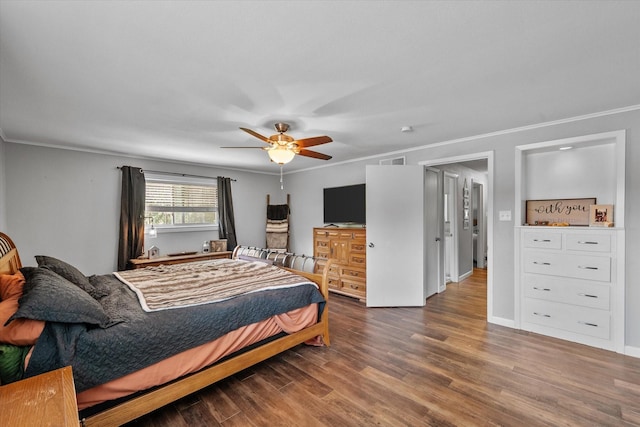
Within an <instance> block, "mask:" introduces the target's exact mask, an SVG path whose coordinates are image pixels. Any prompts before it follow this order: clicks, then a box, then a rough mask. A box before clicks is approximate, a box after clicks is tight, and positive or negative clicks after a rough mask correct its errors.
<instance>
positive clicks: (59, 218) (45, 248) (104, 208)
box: [0, 143, 280, 274]
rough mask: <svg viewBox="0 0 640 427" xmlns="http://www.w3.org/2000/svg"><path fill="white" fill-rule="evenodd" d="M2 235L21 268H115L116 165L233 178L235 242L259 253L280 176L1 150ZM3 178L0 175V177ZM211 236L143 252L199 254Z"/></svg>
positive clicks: (163, 241) (194, 235)
mask: <svg viewBox="0 0 640 427" xmlns="http://www.w3.org/2000/svg"><path fill="white" fill-rule="evenodd" d="M4 146H5V165H4V168H3V170H4V171H5V172H6V173H5V175H4V176H5V179H6V184H7V186H6V188H7V192H6V197H5V200H6V203H2V205H3V206H5V205H6V211H7V217H6V218H7V227H6V230H7V232H8V234H9V235H10V236H11V237H12V239H13V240H14V241H15V243H16V245H17V246H18V248H19V250H20V255H21V258H22V262H23V264H25V265H34V264H35V260H34V258H33V256H34V255H38V254H44V255H51V256H54V257H58V258H60V259H62V260H65V261H68V262H69V263H71V264H73V265H75V266H76V267H78V268H79V269H81V270H82V271H83V272H85V274H91V273H95V274H99V273H108V272H111V271H114V270H115V269H116V265H117V262H116V257H117V252H118V230H119V215H120V211H119V210H120V186H121V172H120V171H119V170H118V169H116V167H117V166H122V165H131V166H138V167H142V168H143V169H149V170H158V171H166V172H179V173H186V174H195V175H203V176H211V177H216V176H218V175H221V176H228V177H231V178H235V179H237V181H236V182H234V183H233V200H234V211H235V219H236V228H237V234H238V236H237V237H238V242H239V243H240V244H245V245H251V246H264V239H265V217H266V195H267V194H268V193H271V194H276V193H277V192H279V191H280V190H279V182H278V181H279V177H278V176H275V175H265V174H254V173H249V172H240V171H235V170H223V169H216V168H205V167H198V166H190V165H180V164H176V163H168V162H159V161H151V160H143V159H129V158H123V157H117V156H110V155H104V154H94V153H87V152H79V151H70V150H59V149H54V148H44V147H38V146H33V145H23V144H13V143H5V144H4ZM0 175H1V174H0ZM217 237H218V236H217V232H215V233H210V232H182V233H166V234H161V233H160V234H159V236H158V238H157V239H147V242H146V247H149V246H151V245H155V246H158V247H159V248H160V250H161V253H170V252H177V251H185V250H199V249H201V248H202V242H203V241H204V240H211V239H216V238H217Z"/></svg>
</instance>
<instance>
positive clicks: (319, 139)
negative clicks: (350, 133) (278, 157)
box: [293, 136, 333, 148]
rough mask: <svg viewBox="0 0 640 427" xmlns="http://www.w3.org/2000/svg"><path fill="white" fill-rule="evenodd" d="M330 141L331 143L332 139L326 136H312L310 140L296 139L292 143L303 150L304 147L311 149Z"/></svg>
mask: <svg viewBox="0 0 640 427" xmlns="http://www.w3.org/2000/svg"><path fill="white" fill-rule="evenodd" d="M331 141H333V139H331V138H330V137H328V136H314V137H312V138H302V139H298V140H296V141H293V142H295V143H296V144H298V147H300V148H304V147H313V146H314V145H320V144H326V143H328V142H331Z"/></svg>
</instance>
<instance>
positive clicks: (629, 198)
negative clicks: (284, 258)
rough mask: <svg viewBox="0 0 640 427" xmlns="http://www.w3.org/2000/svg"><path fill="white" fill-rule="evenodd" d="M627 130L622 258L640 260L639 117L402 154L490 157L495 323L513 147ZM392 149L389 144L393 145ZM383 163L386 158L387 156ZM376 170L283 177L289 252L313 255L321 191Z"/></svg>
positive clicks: (638, 291)
mask: <svg viewBox="0 0 640 427" xmlns="http://www.w3.org/2000/svg"><path fill="white" fill-rule="evenodd" d="M620 129H626V130H627V145H626V200H625V209H626V212H625V218H627V221H626V258H627V260H636V259H640V244H639V243H638V242H640V221H638V220H636V219H637V218H640V191H639V190H638V188H639V187H640V168H638V167H637V165H638V164H640V111H638V110H635V111H629V112H621V113H618V114H612V115H606V116H601V117H593V118H589V119H584V120H577V121H568V122H566V123H558V124H555V125H549V126H541V127H537V128H536V127H532V128H531V129H525V130H520V131H517V132H503V133H497V134H496V135H492V136H486V137H478V138H475V139H470V140H468V141H462V142H458V143H455V144H446V145H445V144H443V145H440V146H437V147H432V148H424V149H419V150H414V151H408V152H406V153H395V154H398V155H405V156H406V159H407V164H410V165H411V164H418V163H419V162H421V161H426V160H434V159H445V158H451V157H457V156H464V155H468V154H473V153H482V152H486V151H493V152H494V180H493V184H494V185H493V213H494V218H493V224H494V230H493V235H494V247H493V256H494V260H493V261H494V262H493V265H494V271H493V272H492V273H493V285H494V292H493V311H494V312H493V313H492V315H493V317H496V318H501V319H505V320H506V321H513V320H514V228H513V227H514V225H515V224H514V223H513V221H511V222H505V221H498V218H497V215H498V212H499V211H501V210H510V211H512V213H513V212H514V210H515V172H514V170H515V147H516V146H517V145H522V144H530V143H535V142H543V141H550V140H555V139H561V138H570V137H575V136H580V135H589V134H595V133H601V132H608V131H615V130H620ZM391 143H392V141H391ZM383 157H389V156H388V155H385V156H383ZM366 164H378V159H369V160H363V161H357V162H351V163H344V164H338V165H335V166H331V167H321V168H318V169H314V170H309V171H304V172H299V173H292V174H288V175H285V181H286V182H287V183H288V184H287V185H288V187H289V191H290V192H291V193H292V231H293V238H292V249H293V250H294V251H296V252H301V253H312V250H313V241H312V235H311V228H312V227H317V226H321V225H322V189H323V188H324V187H331V186H335V185H346V184H354V183H359V182H364V181H365V165H366ZM637 277H640V263H637V262H627V263H626V278H627V283H626V301H627V307H626V313H627V315H626V316H627V319H626V325H627V331H626V342H627V345H628V346H632V347H635V348H638V350H636V351H637V354H638V355H640V310H638V309H637V308H638V306H640V287H638V286H635V278H637Z"/></svg>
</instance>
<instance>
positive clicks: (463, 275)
mask: <svg viewBox="0 0 640 427" xmlns="http://www.w3.org/2000/svg"><path fill="white" fill-rule="evenodd" d="M472 274H473V270H471V271H467V272H466V273H464V274H461V275H460V276H458V282H462V281H463V280H464V279H466V278H467V277H471V275H472Z"/></svg>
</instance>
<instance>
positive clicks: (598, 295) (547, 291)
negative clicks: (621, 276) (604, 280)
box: [523, 274, 611, 310]
mask: <svg viewBox="0 0 640 427" xmlns="http://www.w3.org/2000/svg"><path fill="white" fill-rule="evenodd" d="M523 290H524V295H525V296H526V297H529V298H536V299H542V300H546V301H555V302H562V303H566V304H574V305H579V306H582V307H590V308H597V309H599V310H609V309H610V300H611V291H610V287H609V285H601V284H597V283H591V282H588V281H584V280H576V279H565V278H559V277H553V276H544V275H541V274H525V275H524V278H523Z"/></svg>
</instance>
